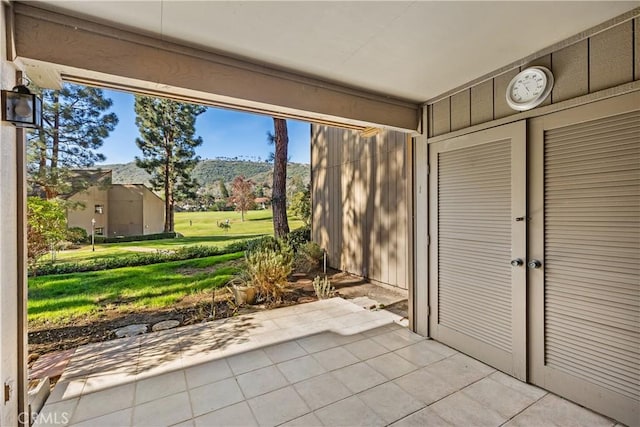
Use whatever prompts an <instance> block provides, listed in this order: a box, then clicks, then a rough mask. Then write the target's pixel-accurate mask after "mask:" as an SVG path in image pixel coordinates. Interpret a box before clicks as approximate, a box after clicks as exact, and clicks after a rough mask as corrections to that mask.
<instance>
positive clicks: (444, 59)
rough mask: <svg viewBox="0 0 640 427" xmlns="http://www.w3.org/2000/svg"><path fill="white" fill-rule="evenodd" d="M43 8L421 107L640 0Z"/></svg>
mask: <svg viewBox="0 0 640 427" xmlns="http://www.w3.org/2000/svg"><path fill="white" fill-rule="evenodd" d="M125 3H126V5H125ZM32 4H33V3H32ZM37 5H38V6H39V7H44V8H48V9H51V10H54V11H59V12H62V13H66V14H70V15H77V16H80V17H86V18H89V19H90V20H94V21H97V22H99V23H104V24H109V25H113V26H118V27H121V28H124V29H129V30H133V31H135V32H140V33H143V34H145V35H149V36H154V37H159V38H162V39H164V40H169V41H173V42H177V43H180V44H186V45H189V46H192V47H196V48H200V49H204V50H210V51H215V52H217V53H225V54H228V55H230V56H234V57H238V58H241V59H246V60H249V61H251V62H254V63H259V64H265V65H269V66H272V67H275V68H279V69H283V70H288V71H291V72H293V73H297V74H301V75H305V76H311V77H315V78H318V79H322V80H326V81H330V82H333V83H338V84H341V85H345V86H349V87H353V88H357V89H360V90H364V91H367V92H372V93H378V94H382V95H386V96H390V97H394V98H398V99H403V100H407V101H411V102H415V103H420V102H424V101H427V100H429V99H431V98H434V97H436V96H438V95H440V94H442V93H444V92H447V91H449V90H451V89H454V88H456V87H458V86H460V85H462V84H465V83H467V82H469V81H471V80H474V79H476V78H479V77H481V76H483V75H484V74H487V73H489V72H491V71H493V70H496V69H499V68H501V67H504V66H505V65H508V64H510V63H512V62H514V61H517V60H519V59H520V58H523V57H526V56H528V55H531V54H533V53H535V52H536V51H539V50H541V49H543V48H545V47H548V46H550V45H552V44H554V43H556V42H559V41H561V40H563V39H566V38H568V37H570V36H572V35H574V34H577V33H579V32H581V31H584V30H586V29H588V28H590V27H593V26H595V25H597V24H599V23H601V22H603V21H605V20H607V19H610V18H613V17H615V16H618V15H620V14H622V13H624V12H626V11H629V10H631V9H633V8H634V7H637V5H638V3H637V2H614V1H586V2H576V1H568V2H551V1H548V2H547V1H539V2H524V1H514V2H476V1H470V2H457V1H452V2H429V1H410V2H408V1H389V2H307V1H304V2H302V1H301V2H256V1H233V2H230V1H229V2H220V1H210V2H203V1H127V2H121V4H118V2H114V1H57V0H56V1H41V2H37Z"/></svg>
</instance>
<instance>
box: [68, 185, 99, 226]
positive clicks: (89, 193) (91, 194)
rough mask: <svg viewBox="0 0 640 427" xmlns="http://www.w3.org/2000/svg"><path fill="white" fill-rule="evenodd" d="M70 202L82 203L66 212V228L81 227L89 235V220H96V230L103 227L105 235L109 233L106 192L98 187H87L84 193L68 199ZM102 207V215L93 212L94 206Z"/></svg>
mask: <svg viewBox="0 0 640 427" xmlns="http://www.w3.org/2000/svg"><path fill="white" fill-rule="evenodd" d="M69 201H71V202H79V203H82V204H81V205H78V206H77V207H76V208H75V209H70V210H68V211H67V226H68V227H81V228H84V229H85V230H87V234H88V235H91V220H92V219H95V220H96V225H95V226H96V228H98V227H103V228H104V231H105V235H108V233H109V200H108V191H107V189H106V188H103V187H100V186H93V187H89V188H88V189H86V190H85V191H82V192H80V193H77V194H74V195H73V196H71V197H69ZM96 205H102V206H104V210H103V213H102V214H99V213H96V212H95V206H96Z"/></svg>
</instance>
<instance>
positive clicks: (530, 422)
mask: <svg viewBox="0 0 640 427" xmlns="http://www.w3.org/2000/svg"><path fill="white" fill-rule="evenodd" d="M552 424H553V425H557V426H589V427H611V426H613V425H614V424H615V421H612V420H610V419H609V418H605V417H603V416H601V415H598V414H596V413H595V412H592V411H590V410H588V409H585V408H583V407H581V406H579V405H576V404H575V403H572V402H569V401H568V400H565V399H563V398H561V397H558V396H556V395H554V394H551V393H549V394H547V395H546V396H544V397H543V398H542V399H540V400H539V401H537V402H536V403H534V404H533V405H531V406H530V407H528V408H527V409H525V410H524V411H523V412H522V413H520V414H519V415H517V416H516V417H514V418H513V419H512V420H511V421H509V423H507V424H506V426H509V427H513V426H523V427H525V426H527V427H528V426H540V425H552Z"/></svg>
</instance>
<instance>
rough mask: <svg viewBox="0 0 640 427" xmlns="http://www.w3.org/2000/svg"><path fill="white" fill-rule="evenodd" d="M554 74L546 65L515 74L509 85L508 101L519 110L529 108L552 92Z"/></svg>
mask: <svg viewBox="0 0 640 427" xmlns="http://www.w3.org/2000/svg"><path fill="white" fill-rule="evenodd" d="M552 87H553V75H552V74H551V71H549V70H547V69H546V68H544V67H531V68H527V69H526V70H524V71H522V72H521V73H519V74H518V75H517V76H515V77H514V78H513V79H512V80H511V82H510V83H509V86H507V93H506V95H507V103H508V104H509V106H510V107H511V108H513V109H514V110H518V111H525V110H529V109H531V108H533V107H535V106H537V105H539V104H540V103H542V102H543V101H544V100H545V98H546V97H547V96H548V95H549V93H551V88H552Z"/></svg>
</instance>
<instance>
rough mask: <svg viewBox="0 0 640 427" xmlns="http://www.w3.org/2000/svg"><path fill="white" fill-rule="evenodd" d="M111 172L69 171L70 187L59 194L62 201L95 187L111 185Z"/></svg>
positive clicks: (100, 170) (107, 170) (101, 170)
mask: <svg viewBox="0 0 640 427" xmlns="http://www.w3.org/2000/svg"><path fill="white" fill-rule="evenodd" d="M112 175H113V172H112V170H111V169H101V168H97V169H73V170H71V171H69V181H70V183H71V187H70V189H69V191H66V192H65V193H64V194H60V197H62V198H63V199H66V198H69V197H71V196H73V195H74V194H76V193H78V192H80V191H83V190H86V189H87V188H89V187H92V186H95V185H111V179H112Z"/></svg>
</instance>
